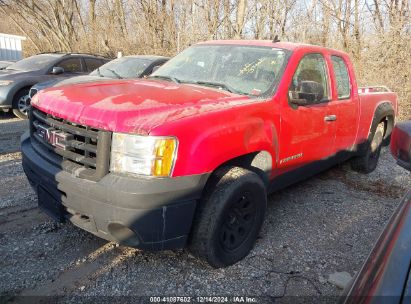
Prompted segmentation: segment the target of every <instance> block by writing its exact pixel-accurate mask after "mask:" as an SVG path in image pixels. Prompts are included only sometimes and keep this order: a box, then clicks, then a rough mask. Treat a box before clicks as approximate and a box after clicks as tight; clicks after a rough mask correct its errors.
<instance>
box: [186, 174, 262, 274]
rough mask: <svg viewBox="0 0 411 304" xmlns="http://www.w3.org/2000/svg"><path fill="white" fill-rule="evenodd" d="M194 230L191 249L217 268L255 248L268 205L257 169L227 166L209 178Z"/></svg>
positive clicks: (235, 260)
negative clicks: (255, 170)
mask: <svg viewBox="0 0 411 304" xmlns="http://www.w3.org/2000/svg"><path fill="white" fill-rule="evenodd" d="M210 179H211V180H210V181H209V183H208V185H207V188H206V191H205V194H204V197H203V198H202V199H201V200H200V203H199V207H198V210H197V213H196V218H195V220H194V226H193V229H192V232H191V236H190V241H189V249H190V251H191V252H192V253H193V254H194V255H196V256H198V257H200V258H202V259H204V260H206V261H207V262H208V263H209V264H210V265H211V266H213V267H215V268H219V267H225V266H228V265H232V264H234V263H236V262H238V261H240V260H241V259H243V258H244V257H245V256H246V255H247V254H248V253H249V252H250V250H251V249H252V248H253V247H254V244H255V242H256V239H257V237H258V234H259V232H260V229H261V226H262V224H263V222H264V215H265V210H266V206H267V195H266V189H265V186H264V183H263V181H262V180H261V178H260V177H259V176H258V175H257V174H256V173H254V172H252V171H249V170H246V169H243V168H239V167H224V168H221V169H220V170H218V171H217V172H215V173H214V174H213V176H211V177H210Z"/></svg>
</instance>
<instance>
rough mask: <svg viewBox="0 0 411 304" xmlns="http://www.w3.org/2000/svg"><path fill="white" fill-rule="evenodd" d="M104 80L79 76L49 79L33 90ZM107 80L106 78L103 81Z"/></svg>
mask: <svg viewBox="0 0 411 304" xmlns="http://www.w3.org/2000/svg"><path fill="white" fill-rule="evenodd" d="M99 80H104V78H103V77H99V76H91V75H80V76H75V77H69V76H68V77H59V78H54V79H50V80H47V81H44V82H40V83H38V84H35V85H34V86H33V88H34V89H36V90H37V91H40V90H44V89H47V88H51V87H56V86H62V85H68V84H74V83H81V82H91V81H99ZM105 80H107V78H106V79H105Z"/></svg>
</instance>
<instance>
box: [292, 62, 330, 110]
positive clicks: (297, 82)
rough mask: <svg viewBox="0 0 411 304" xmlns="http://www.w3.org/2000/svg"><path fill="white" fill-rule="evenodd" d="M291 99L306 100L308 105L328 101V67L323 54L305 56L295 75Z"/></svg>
mask: <svg viewBox="0 0 411 304" xmlns="http://www.w3.org/2000/svg"><path fill="white" fill-rule="evenodd" d="M289 97H290V99H301V100H305V101H306V102H307V104H315V103H320V102H325V101H328V97H329V90H328V76H327V65H326V62H325V59H324V57H323V56H322V55H321V54H308V55H305V56H304V57H303V58H302V59H301V61H300V63H299V65H298V68H297V70H296V72H295V74H294V77H293V80H292V83H291V86H290V89H289Z"/></svg>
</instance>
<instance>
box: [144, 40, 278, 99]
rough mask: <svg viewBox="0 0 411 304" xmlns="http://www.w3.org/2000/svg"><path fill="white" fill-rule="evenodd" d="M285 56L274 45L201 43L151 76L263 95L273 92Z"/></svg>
mask: <svg viewBox="0 0 411 304" xmlns="http://www.w3.org/2000/svg"><path fill="white" fill-rule="evenodd" d="M285 57H286V56H285V51H284V50H281V49H275V48H270V47H256V46H243V45H198V46H193V47H190V48H188V49H186V50H185V51H183V52H181V53H180V54H178V55H177V56H176V57H174V58H173V59H171V60H170V61H168V62H167V63H166V64H164V65H163V66H162V67H161V68H159V69H158V70H157V71H156V72H154V73H153V74H152V76H151V77H153V78H159V79H161V78H162V79H169V80H172V81H175V82H181V83H196V84H199V85H204V86H211V87H216V88H219V89H223V90H227V91H230V92H233V93H238V94H244V95H250V96H263V95H267V94H269V93H272V90H273V88H274V86H275V83H276V80H277V78H278V77H279V76H280V75H279V74H280V73H281V70H282V67H283V65H284V62H285Z"/></svg>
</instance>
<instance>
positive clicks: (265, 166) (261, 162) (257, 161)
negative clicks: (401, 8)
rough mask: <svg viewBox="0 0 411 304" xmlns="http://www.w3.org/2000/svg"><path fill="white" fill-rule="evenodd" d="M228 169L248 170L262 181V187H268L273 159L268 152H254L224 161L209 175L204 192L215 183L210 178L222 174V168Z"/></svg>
mask: <svg viewBox="0 0 411 304" xmlns="http://www.w3.org/2000/svg"><path fill="white" fill-rule="evenodd" d="M225 167H226V168H229V167H240V168H243V169H247V170H250V171H252V172H254V173H256V174H257V175H258V176H259V177H260V178H261V180H262V181H263V183H264V185H265V186H266V187H268V185H269V182H270V177H271V171H272V167H273V159H272V156H271V154H270V153H269V152H268V151H265V150H263V151H255V152H251V153H247V154H243V155H240V156H237V157H234V158H232V159H230V160H227V161H225V162H224V163H222V164H220V165H219V166H218V167H217V168H215V170H213V172H212V173H211V175H210V177H209V178H208V180H207V182H206V185H205V187H204V190H203V192H204V191H207V189H208V188H209V187H210V186H212V185H211V184H214V183H215V179H214V178H212V176H213V175H215V174H216V173H217V172H218V174H220V175H221V174H222V173H223V174H224V172H222V170H223V168H225Z"/></svg>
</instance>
